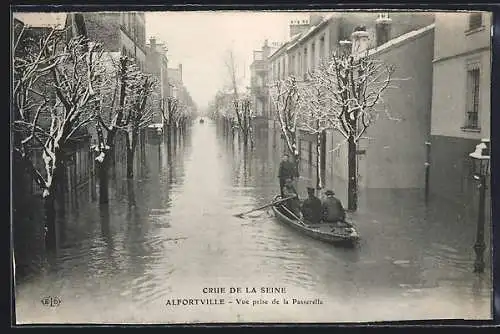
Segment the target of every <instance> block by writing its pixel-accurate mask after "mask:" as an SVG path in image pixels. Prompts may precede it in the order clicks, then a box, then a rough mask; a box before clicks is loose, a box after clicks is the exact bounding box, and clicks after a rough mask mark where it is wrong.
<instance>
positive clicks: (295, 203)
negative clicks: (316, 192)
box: [282, 178, 300, 219]
mask: <svg viewBox="0 0 500 334" xmlns="http://www.w3.org/2000/svg"><path fill="white" fill-rule="evenodd" d="M282 193H283V198H287V197H290V196H295V197H294V198H291V199H289V200H287V201H285V204H284V206H285V207H286V208H287V209H288V210H289V211H291V212H292V213H293V214H294V215H295V216H296V217H294V216H293V215H291V214H290V213H289V212H288V211H287V210H285V214H286V215H287V216H288V217H289V218H291V219H297V218H300V201H299V195H298V193H297V190H296V189H295V187H294V186H293V181H292V179H290V178H288V179H286V180H285V185H284V187H283V189H282Z"/></svg>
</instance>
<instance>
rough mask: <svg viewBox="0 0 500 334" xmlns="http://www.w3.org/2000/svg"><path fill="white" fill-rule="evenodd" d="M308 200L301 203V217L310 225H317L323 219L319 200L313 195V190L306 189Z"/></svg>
mask: <svg viewBox="0 0 500 334" xmlns="http://www.w3.org/2000/svg"><path fill="white" fill-rule="evenodd" d="M307 194H308V196H309V197H308V198H306V200H304V203H302V208H301V210H302V215H303V216H304V219H305V220H306V221H307V222H309V223H311V224H318V223H319V222H320V221H321V219H322V218H323V205H322V203H321V200H320V199H319V198H318V197H316V196H315V195H314V188H311V187H307Z"/></svg>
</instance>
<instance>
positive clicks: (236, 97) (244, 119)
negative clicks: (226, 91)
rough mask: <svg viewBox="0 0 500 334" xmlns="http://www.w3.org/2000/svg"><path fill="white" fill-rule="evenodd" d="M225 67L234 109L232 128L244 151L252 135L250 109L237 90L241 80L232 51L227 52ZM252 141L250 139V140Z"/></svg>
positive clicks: (244, 98)
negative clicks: (239, 138)
mask: <svg viewBox="0 0 500 334" xmlns="http://www.w3.org/2000/svg"><path fill="white" fill-rule="evenodd" d="M225 65H226V68H227V71H228V74H229V78H230V82H231V91H232V94H233V100H232V106H233V108H234V116H235V117H233V119H234V120H235V122H234V121H233V123H235V124H234V125H233V128H234V127H236V128H237V129H238V131H239V133H240V134H241V137H242V139H243V145H244V147H245V149H246V148H247V147H248V141H249V139H251V134H252V122H251V120H252V108H251V102H250V99H249V97H248V96H246V95H241V94H240V93H239V90H238V86H239V82H240V81H241V78H240V77H239V76H238V73H237V64H236V60H235V57H234V52H233V50H229V51H228V56H227V58H226V60H225ZM251 140H252V139H251Z"/></svg>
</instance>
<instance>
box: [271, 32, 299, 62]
mask: <svg viewBox="0 0 500 334" xmlns="http://www.w3.org/2000/svg"><path fill="white" fill-rule="evenodd" d="M301 35H302V33H300V34H296V35H293V36H292V38H290V40H288V41H286V42H285V43H283V45H282V46H280V47H279V48H278V49H276V50H274V52H273V53H271V54H270V55H269V57H268V58H273V57H274V56H275V55H277V54H278V53H280V52H281V51H282V50H284V49H287V50H288V45H290V43H293V42H295V40H297V39H298V38H299V37H300V36H301Z"/></svg>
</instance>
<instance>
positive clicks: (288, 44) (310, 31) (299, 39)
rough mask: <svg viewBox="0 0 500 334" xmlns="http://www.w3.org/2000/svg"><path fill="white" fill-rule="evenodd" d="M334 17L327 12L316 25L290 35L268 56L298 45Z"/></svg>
mask: <svg viewBox="0 0 500 334" xmlns="http://www.w3.org/2000/svg"><path fill="white" fill-rule="evenodd" d="M334 17H335V14H328V15H326V16H325V17H323V19H322V20H321V22H319V23H318V24H316V25H313V26H311V27H310V28H309V29H308V30H306V31H304V32H301V33H298V34H296V35H294V36H292V37H291V38H290V39H289V40H288V41H287V42H286V43H284V44H283V45H282V46H280V47H279V48H278V49H277V50H275V51H274V52H273V53H272V54H271V55H270V56H269V58H271V57H273V56H275V55H277V54H278V53H279V52H280V51H281V50H283V49H285V48H286V50H287V51H288V50H290V49H292V48H294V47H295V46H296V45H298V44H299V43H300V42H302V41H303V40H305V39H307V38H308V37H310V36H311V35H312V34H314V33H315V32H316V31H317V30H318V29H320V28H321V27H323V26H324V25H325V24H327V23H329V22H330V21H331V20H332V19H333V18H334Z"/></svg>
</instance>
